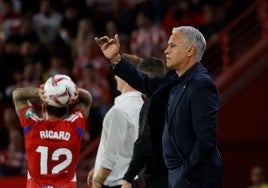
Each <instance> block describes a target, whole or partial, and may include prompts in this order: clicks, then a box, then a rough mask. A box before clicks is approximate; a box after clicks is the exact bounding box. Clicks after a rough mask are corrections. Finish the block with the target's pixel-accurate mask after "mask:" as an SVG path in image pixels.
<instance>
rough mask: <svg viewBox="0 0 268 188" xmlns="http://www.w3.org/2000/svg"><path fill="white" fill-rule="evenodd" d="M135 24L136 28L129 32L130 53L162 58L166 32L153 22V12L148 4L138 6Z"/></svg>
mask: <svg viewBox="0 0 268 188" xmlns="http://www.w3.org/2000/svg"><path fill="white" fill-rule="evenodd" d="M136 24H137V27H138V28H137V29H135V30H134V31H133V32H132V33H131V42H130V48H131V53H132V54H135V55H138V56H140V57H150V56H154V57H159V58H161V59H164V58H163V57H164V53H163V51H164V48H165V47H166V45H167V40H168V39H167V34H166V32H165V31H164V30H163V29H162V28H160V27H158V26H157V25H156V24H154V13H153V12H152V10H151V8H150V7H149V6H144V7H141V8H140V10H139V11H138V13H137V18H136Z"/></svg>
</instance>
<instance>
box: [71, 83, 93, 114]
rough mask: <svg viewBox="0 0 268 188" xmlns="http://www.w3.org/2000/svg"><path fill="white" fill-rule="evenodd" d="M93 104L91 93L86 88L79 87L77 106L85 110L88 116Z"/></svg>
mask: <svg viewBox="0 0 268 188" xmlns="http://www.w3.org/2000/svg"><path fill="white" fill-rule="evenodd" d="M91 104H92V96H91V94H90V93H89V92H88V91H87V90H85V89H82V88H78V99H77V102H76V103H75V107H76V108H80V109H82V110H83V111H84V112H85V114H86V116H88V115H89V109H90V106H91Z"/></svg>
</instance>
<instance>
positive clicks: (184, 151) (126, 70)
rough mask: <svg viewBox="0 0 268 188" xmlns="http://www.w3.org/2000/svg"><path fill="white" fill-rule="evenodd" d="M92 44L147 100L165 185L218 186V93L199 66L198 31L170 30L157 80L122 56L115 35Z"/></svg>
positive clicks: (175, 187) (181, 187)
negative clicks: (161, 73) (164, 168)
mask: <svg viewBox="0 0 268 188" xmlns="http://www.w3.org/2000/svg"><path fill="white" fill-rule="evenodd" d="M95 40H96V42H97V43H98V45H99V46H100V47H101V49H102V52H103V54H104V55H105V57H106V58H108V59H110V61H111V62H112V65H113V72H114V73H115V74H116V75H118V76H119V77H121V78H122V79H124V80H125V81H127V82H128V83H129V84H130V85H131V86H132V87H134V88H136V89H137V90H139V91H141V92H142V93H145V94H146V95H147V96H149V97H151V99H150V104H149V107H148V117H147V118H148V121H149V122H150V123H149V124H150V125H151V137H152V138H151V139H152V146H153V149H154V151H155V154H156V155H157V156H159V157H160V156H161V155H163V157H164V160H165V164H166V166H167V168H168V171H169V187H170V188H189V187H191V188H220V187H221V184H222V178H223V164H222V160H221V157H220V154H219V152H218V146H217V142H218V141H217V118H218V112H219V107H220V105H219V93H218V90H217V87H216V85H215V83H214V81H213V79H212V78H211V76H210V75H209V73H208V71H207V69H206V68H205V67H203V65H202V64H201V63H200V61H201V59H202V56H203V54H204V52H205V49H206V41H205V38H204V36H203V35H202V33H200V32H199V31H198V30H197V29H196V28H194V27H191V26H181V27H177V28H174V29H173V30H172V35H171V36H170V38H169V41H168V46H167V48H166V50H165V55H166V66H167V68H168V69H170V71H169V72H168V73H167V74H166V75H165V76H164V77H162V78H149V77H147V76H146V75H145V74H142V73H141V72H139V71H137V70H136V69H135V67H134V66H132V65H130V64H129V63H128V62H127V61H126V60H125V59H124V58H121V56H120V55H119V47H120V44H119V38H118V35H115V37H114V38H108V37H107V36H104V37H101V38H95ZM161 138H162V139H161ZM161 146H162V147H161Z"/></svg>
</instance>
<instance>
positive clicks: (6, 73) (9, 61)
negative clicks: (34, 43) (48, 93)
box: [0, 36, 24, 99]
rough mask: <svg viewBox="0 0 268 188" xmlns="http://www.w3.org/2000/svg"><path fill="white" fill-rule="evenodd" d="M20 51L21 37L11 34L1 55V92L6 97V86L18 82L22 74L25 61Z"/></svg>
mask: <svg viewBox="0 0 268 188" xmlns="http://www.w3.org/2000/svg"><path fill="white" fill-rule="evenodd" d="M19 52H20V39H19V37H18V36H10V37H8V39H7V40H6V41H5V43H4V51H3V54H2V55H1V56H0V64H1V69H0V78H1V80H2V81H1V82H0V86H1V92H2V94H3V95H4V98H5V99H8V98H6V96H5V94H4V91H5V89H6V87H8V86H10V85H13V84H15V83H16V80H17V79H20V78H21V76H22V71H23V68H24V61H23V58H22V57H21V55H20V54H19ZM3 80H4V81H3Z"/></svg>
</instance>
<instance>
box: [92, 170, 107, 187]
mask: <svg viewBox="0 0 268 188" xmlns="http://www.w3.org/2000/svg"><path fill="white" fill-rule="evenodd" d="M110 173H111V170H110V169H108V168H103V167H100V169H99V171H98V173H97V175H96V176H95V177H94V178H93V185H94V184H95V187H101V186H102V184H103V182H104V181H105V180H106V179H107V177H108V176H109V174H110Z"/></svg>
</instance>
